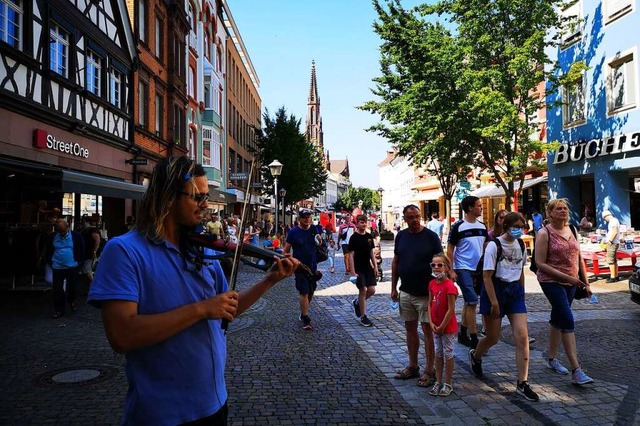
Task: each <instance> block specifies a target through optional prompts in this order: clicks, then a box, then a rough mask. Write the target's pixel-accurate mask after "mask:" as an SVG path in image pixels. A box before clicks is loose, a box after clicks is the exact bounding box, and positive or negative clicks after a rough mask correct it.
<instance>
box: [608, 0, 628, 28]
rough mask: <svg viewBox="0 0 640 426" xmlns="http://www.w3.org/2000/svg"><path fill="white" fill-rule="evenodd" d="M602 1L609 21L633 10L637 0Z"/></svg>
mask: <svg viewBox="0 0 640 426" xmlns="http://www.w3.org/2000/svg"><path fill="white" fill-rule="evenodd" d="M602 3H603V6H604V15H605V21H606V23H609V22H611V21H614V20H616V19H618V18H620V17H621V16H624V15H626V14H628V13H629V12H632V11H633V6H634V3H635V0H604V1H603V2H602Z"/></svg>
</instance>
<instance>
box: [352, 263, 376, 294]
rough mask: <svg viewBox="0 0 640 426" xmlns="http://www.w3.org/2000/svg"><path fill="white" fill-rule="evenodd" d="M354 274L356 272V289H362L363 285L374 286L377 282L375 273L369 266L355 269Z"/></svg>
mask: <svg viewBox="0 0 640 426" xmlns="http://www.w3.org/2000/svg"><path fill="white" fill-rule="evenodd" d="M356 274H358V280H357V281H356V287H358V290H362V289H363V288H365V287H371V286H375V285H376V284H377V282H376V274H375V272H373V269H371V268H367V269H365V270H363V271H360V270H358V269H356Z"/></svg>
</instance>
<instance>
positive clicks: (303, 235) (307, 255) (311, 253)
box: [287, 225, 318, 271]
mask: <svg viewBox="0 0 640 426" xmlns="http://www.w3.org/2000/svg"><path fill="white" fill-rule="evenodd" d="M315 231H316V230H315V229H314V227H313V225H311V226H310V227H309V229H307V230H305V229H302V228H300V227H299V226H296V227H294V228H293V229H292V230H291V231H289V233H288V234H287V243H289V244H291V248H292V249H293V257H295V258H296V259H298V260H299V261H300V262H302V263H304V264H305V265H307V266H308V267H309V268H310V269H311V270H312V271H315V270H316V268H317V262H316V252H317V250H318V246H317V244H316V240H315V235H316V232H315Z"/></svg>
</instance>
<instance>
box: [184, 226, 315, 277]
mask: <svg viewBox="0 0 640 426" xmlns="http://www.w3.org/2000/svg"><path fill="white" fill-rule="evenodd" d="M184 247H185V248H186V251H187V253H188V254H189V255H190V256H192V257H193V261H194V263H196V265H204V264H206V263H207V262H208V261H211V260H219V261H221V263H222V265H223V270H224V269H225V267H224V266H225V262H224V261H225V260H230V259H231V258H232V257H233V254H234V253H235V251H236V247H237V244H236V243H233V242H231V241H225V240H223V239H220V238H218V237H217V236H216V235H209V234H207V235H203V234H190V235H189V236H188V237H187V241H186V243H185V244H184ZM204 248H208V249H211V250H214V251H216V252H217V254H209V253H205V252H204V250H203V249H204ZM240 255H241V257H240V261H242V263H244V264H245V265H248V266H251V267H253V268H256V269H259V270H261V271H265V272H266V271H268V270H269V269H270V268H272V267H273V265H274V263H275V259H274V258H278V259H284V258H285V255H283V254H280V253H276V252H274V251H271V250H267V249H264V248H261V247H257V246H253V245H251V244H243V245H242V252H241V253H240ZM296 271H298V272H302V273H304V275H305V277H306V278H307V279H308V280H310V281H312V282H316V281H319V280H320V279H321V278H322V272H320V271H316V272H313V271H312V270H311V269H309V267H308V266H307V265H305V264H303V263H299V264H298V267H297V269H296ZM225 275H227V276H228V275H229V274H227V271H226V270H225Z"/></svg>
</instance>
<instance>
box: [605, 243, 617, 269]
mask: <svg viewBox="0 0 640 426" xmlns="http://www.w3.org/2000/svg"><path fill="white" fill-rule="evenodd" d="M619 247H620V244H619V243H607V263H608V264H609V265H617V264H618V259H617V258H616V252H617V251H618V248H619Z"/></svg>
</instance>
